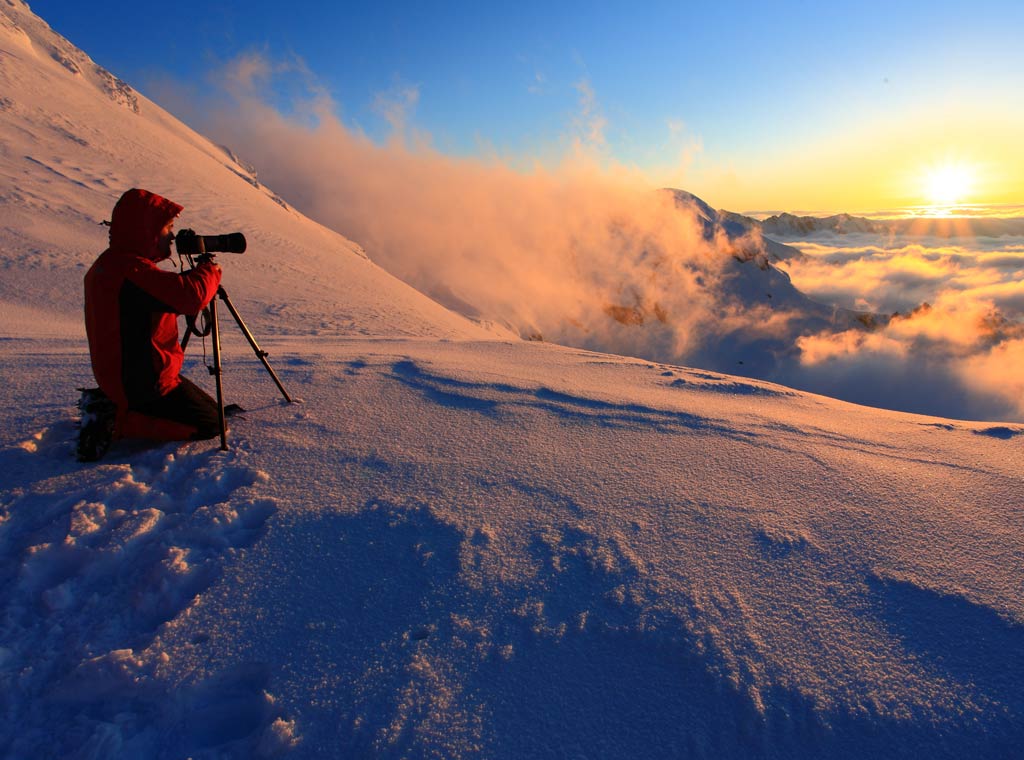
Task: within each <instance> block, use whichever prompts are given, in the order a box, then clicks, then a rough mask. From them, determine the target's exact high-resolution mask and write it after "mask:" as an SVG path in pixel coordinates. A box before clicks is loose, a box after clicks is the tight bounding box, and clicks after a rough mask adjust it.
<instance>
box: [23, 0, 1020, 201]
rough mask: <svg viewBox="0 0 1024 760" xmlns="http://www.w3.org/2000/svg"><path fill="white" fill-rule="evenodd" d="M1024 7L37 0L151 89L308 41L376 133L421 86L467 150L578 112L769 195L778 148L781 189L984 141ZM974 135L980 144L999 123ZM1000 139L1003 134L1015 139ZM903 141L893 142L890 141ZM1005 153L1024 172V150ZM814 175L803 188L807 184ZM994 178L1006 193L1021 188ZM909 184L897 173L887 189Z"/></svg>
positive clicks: (534, 133)
mask: <svg viewBox="0 0 1024 760" xmlns="http://www.w3.org/2000/svg"><path fill="white" fill-rule="evenodd" d="M1022 7H1024V4H1021V3H1011V2H995V3H974V4H968V3H942V2H933V3H924V2H902V3H899V2H898V3H891V4H888V3H887V4H882V3H877V4H876V3H858V4H840V3H821V4H819V3H795V2H793V3H779V4H764V3H746V2H733V3H679V2H674V3H673V2H646V3H641V4H639V7H638V6H637V4H636V3H624V2H623V3H618V2H609V3H576V2H573V3H556V4H551V3H534V2H522V3H515V4H504V3H502V4H489V3H480V2H475V3H445V4H424V3H395V4H390V5H384V6H381V5H376V4H372V3H359V4H348V3H320V2H294V3H291V4H288V3H281V2H266V1H265V0H249V1H248V2H240V1H238V0H226V1H224V2H197V1H196V0H180V1H179V2H177V3H175V4H174V5H173V6H170V7H168V9H167V10H156V9H155V8H154V6H152V5H141V4H135V5H132V6H125V5H123V4H122V3H120V2H113V1H109V0H93V2H90V3H71V2H67V0H35V2H32V8H33V10H34V11H35V12H37V13H38V14H39V15H41V16H42V17H43V18H45V19H46V20H47V21H48V22H49V23H50V24H51V25H52V26H53V27H54V28H55V29H56V30H57V31H59V32H61V33H63V34H64V35H65V36H67V37H68V38H69V39H71V41H72V42H74V43H75V44H77V45H78V46H79V47H81V48H83V49H84V50H85V51H86V52H88V53H89V54H90V55H91V56H92V57H93V58H94V59H95V60H96V61H97V62H99V63H100V64H102V65H103V66H105V67H107V68H109V69H111V70H112V71H114V72H115V73H116V74H118V75H119V76H121V77H122V78H123V79H126V80H127V81H129V82H130V83H132V84H133V85H135V86H137V87H139V88H140V89H141V90H143V92H149V91H155V90H156V89H157V86H156V83H159V82H166V81H167V80H168V79H171V80H174V81H175V82H178V83H179V84H181V85H182V86H184V87H190V88H193V89H201V88H202V87H204V82H205V81H207V78H208V76H209V73H210V72H211V71H213V70H216V69H217V68H218V67H220V66H222V65H223V64H224V63H225V62H227V61H229V60H230V59H232V58H234V57H236V56H238V55H240V54H243V53H248V52H253V51H256V52H259V53H260V54H262V55H265V56H267V57H268V58H270V59H272V60H287V59H292V58H294V57H298V58H300V59H301V60H302V61H303V62H304V63H305V65H306V66H307V67H308V69H309V70H310V71H311V72H312V74H313V76H314V77H315V78H316V80H317V82H318V83H319V84H320V85H321V86H323V87H324V88H326V90H327V91H328V92H329V93H330V94H331V96H332V97H333V98H334V100H335V102H336V103H337V104H338V109H339V112H340V115H341V117H342V119H343V120H344V122H345V123H346V124H348V125H350V126H353V127H357V128H359V129H361V130H362V131H365V132H366V133H367V134H369V135H370V136H371V137H374V138H375V139H378V140H381V139H383V138H384V137H385V136H386V135H387V133H388V130H389V127H388V124H387V122H386V120H385V119H384V118H383V117H382V116H381V114H380V112H379V108H375V103H377V102H379V97H380V96H381V94H384V95H385V96H391V97H394V96H395V95H396V93H399V92H408V91H414V92H415V93H416V94H417V97H416V100H415V104H414V106H413V107H412V108H411V109H410V111H409V114H408V116H409V126H411V127H413V128H415V129H417V130H419V131H421V132H424V133H427V134H429V135H430V137H431V139H432V141H433V144H434V145H435V146H436V147H437V148H438V149H439V150H441V151H443V152H445V153H452V154H457V155H474V154H477V153H480V152H489V151H496V152H497V153H499V154H500V155H511V156H515V157H516V158H518V159H523V158H526V159H529V158H531V157H536V158H539V159H541V160H545V161H546V160H549V159H550V158H551V157H552V156H554V155H557V154H558V152H559V151H560V150H563V149H564V148H565V145H566V143H567V141H568V140H569V139H571V137H572V136H573V133H574V131H576V132H578V131H579V130H580V126H579V122H580V121H581V120H584V121H585V120H587V119H591V118H599V119H600V123H601V124H602V125H603V130H602V137H603V144H602V145H601V146H600V150H601V152H602V154H603V155H604V156H605V158H607V159H610V160H614V161H617V162H621V163H625V164H627V165H634V166H638V167H640V168H641V169H643V170H644V171H645V172H648V173H649V174H651V175H652V177H655V178H656V179H658V180H660V179H662V176H661V175H663V176H664V178H666V180H671V179H675V178H679V179H680V181H681V182H687V181H688V182H689V183H691V189H695V190H698V191H700V190H702V189H703V188H702V187H701V185H702V183H703V185H704V186H706V187H707V188H708V190H707V191H705V192H710V191H711V189H712V188H714V192H717V193H719V194H720V195H726V196H728V194H729V193H730V192H734V193H735V194H736V202H734V203H732V205H733V206H734V207H737V208H740V207H746V208H749V207H750V206H751V205H756V202H757V200H758V199H761V198H763V199H764V201H763V203H765V204H771V202H772V201H773V200H775V199H773V198H772V195H771V193H772V188H771V185H772V184H773V181H774V180H773V179H772V177H773V176H777V175H778V174H779V173H780V172H786V168H785V167H791V168H792V171H791V172H786V173H787V178H786V179H787V182H788V183H789V185H792V186H793V187H790V188H789V189H788V190H787V191H786V192H788V193H790V194H791V195H792V194H793V193H794V192H796V198H797V199H799V197H800V196H799V192H797V191H796V188H798V187H804V186H806V185H808V184H809V181H810V180H808V181H804V182H802V183H801V182H797V181H796V179H794V178H795V177H796V175H797V174H798V173H799V171H805V172H808V171H810V170H811V169H813V167H803V168H801V167H800V166H799V164H801V162H802V161H801V156H807V157H808V161H809V162H810V163H814V162H815V159H813V156H814V155H818V154H822V155H825V154H828V153H829V146H835V148H834V149H835V150H836V151H838V150H840V149H841V150H845V151H849V150H851V145H852V146H853V148H852V150H853V152H854V153H856V152H857V151H858V150H859V151H869V150H870V144H871V141H872V140H874V141H878V140H880V139H883V140H896V138H895V137H892V136H891V135H889V133H891V132H892V130H893V129H895V128H896V125H897V124H907V123H910V122H911V121H912V120H923V122H922V129H923V130H924V131H925V132H927V134H926V135H924V136H923V137H922V138H921V139H923V140H924V139H926V140H928V141H932V142H934V143H935V147H934V152H935V153H936V158H935V161H941V160H945V159H943V158H941V156H940V155H939V154H941V153H942V152H943V151H945V154H948V155H953V154H956V155H972V154H971V151H972V150H975V149H977V150H978V151H981V153H983V152H984V151H983V150H982V148H981V147H977V146H972V145H965V144H964V143H965V142H968V143H969V142H970V141H971V139H972V138H971V137H969V136H967V137H965V136H964V135H970V134H972V133H977V132H979V131H981V130H983V129H984V128H985V127H984V124H985V123H986V119H987V118H988V109H989V108H990V107H991V108H994V109H995V111H994V113H993V114H992V119H994V120H1000V121H1002V122H1003V123H1004V124H1005V122H1006V119H1007V118H1009V119H1010V120H1014V119H1018V118H1021V114H1022V113H1024V102H1022V98H1024V74H1022V72H1024V52H1022V49H1024V46H1022V45H1021V43H1020V39H1019V34H1020V30H1021V29H1024V10H1022ZM584 92H586V93H589V94H590V95H589V98H590V99H589V100H588V101H587V103H586V104H585V103H584V96H583V94H582V93H584ZM950 109H954V110H955V111H956V114H955V115H956V118H958V119H961V120H963V119H965V118H966V119H967V122H969V124H968V123H965V124H964V125H962V128H960V129H959V130H958V131H957V135H956V136H955V137H948V138H947V139H946V141H945V143H943V142H942V140H943V132H942V129H941V124H936V122H937V121H941V120H942V119H944V118H946V117H945V116H943V115H942V114H946V113H949V111H950ZM968 117H969V118H968ZM924 122H927V123H924ZM1022 123H1024V122H1022ZM881 125H885V126H884V128H883V127H882V126H881ZM879 130H881V132H879ZM882 132H884V133H885V134H886V135H889V136H888V137H880V136H879V135H880V134H881V133H882ZM843 139H845V140H846V142H843ZM899 139H903V140H906V139H909V138H907V137H906V136H904V137H902V138H899ZM977 139H978V146H984V144H985V143H986V137H985V136H984V135H978V138H977ZM987 142H988V143H989V152H990V153H992V151H994V150H995V149H996V147H998V149H999V150H1003V151H1006V150H1010V149H1011V148H1009V147H1008V146H1009V145H1011V143H1010V142H1005V143H999V141H998V140H994V139H988V140H987ZM995 143H999V144H998V146H996V145H995ZM687 149H688V152H687V155H688V156H689V163H688V164H687V165H686V166H685V167H684V168H683V169H680V155H681V153H682V152H683V151H684V150H687ZM815 151H817V153H815ZM892 151H893V152H895V153H898V152H899V151H898V150H897V148H896V147H895V144H894V147H892ZM981 153H979V156H980V155H981ZM993 156H994V157H993ZM1011 158H1012V160H1011V163H1012V164H1013V166H1014V167H1015V168H1014V171H1016V167H1017V166H1018V165H1020V164H1019V163H1018V162H1019V161H1020V157H1019V154H1018V155H1017V156H1014V157H1011ZM916 160H918V161H924V160H925V158H918V159H916ZM972 160H974V159H972ZM977 160H978V161H982V160H984V161H987V162H989V163H993V162H998V161H999V157H998V155H997V154H995V153H993V155H992V156H988V155H986V156H985V157H983V158H978V159H977ZM818 162H819V163H820V161H818ZM859 163H860V164H861V165H863V164H864V159H863V158H862V159H860V162H859ZM979 165H980V164H979ZM854 168H855V167H854ZM680 171H683V172H684V173H683V174H680ZM836 171H839V172H840V173H841V171H842V169H841V167H839V168H838V169H836V168H834V167H830V172H832V173H835V172H836ZM907 171H910V170H909V169H908V170H907ZM1004 173H1005V172H1004ZM854 174H856V172H854ZM851 176H853V175H851ZM830 181H832V182H837V181H839V179H837V178H835V177H832V178H831V180H830ZM851 181H852V180H851ZM857 181H858V182H861V183H863V182H864V181H865V180H864V178H863V177H861V178H859V179H857ZM1007 181H1009V180H1008V179H1007V178H1006V177H1004V178H1003V180H1002V182H1003V184H1004V185H1005V184H1006V183H1007ZM892 182H895V180H893V181H892ZM892 182H890V184H892ZM693 184H696V185H697V187H692V185H693ZM779 192H781V189H780V190H779ZM803 192H804V193H805V194H806V195H807V200H806V202H805V203H804V204H803V205H804V206H805V207H808V206H809V204H811V203H812V200H813V188H810V187H808V188H807V189H806V190H804V191H803ZM1000 192H1002V195H1001V196H1000V197H999V198H998V200H1002V201H1012V200H1017V201H1019V200H1024V198H1016V199H1015V198H1012V197H1009V196H1007V192H1009V191H1005V190H1003V191H1000ZM994 199H995V198H991V199H989V200H994ZM779 200H781V199H779ZM896 200H897V198H896V194H895V191H894V194H893V197H892V198H886V199H882V198H879V200H878V202H879V203H882V202H888V201H893V202H895V201H896ZM905 200H906V201H907V202H909V201H910V200H911V199H910V198H909V197H908V198H907V199H905ZM729 202H730V198H729V197H724V198H721V200H720V201H719V202H717V203H714V205H723V204H727V203H729ZM791 203H797V204H798V205H800V204H799V200H794V201H791ZM865 203H867V201H865ZM776 205H778V204H776Z"/></svg>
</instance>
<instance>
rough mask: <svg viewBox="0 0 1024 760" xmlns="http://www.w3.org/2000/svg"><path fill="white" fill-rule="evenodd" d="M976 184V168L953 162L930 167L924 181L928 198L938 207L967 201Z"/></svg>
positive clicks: (946, 206)
mask: <svg viewBox="0 0 1024 760" xmlns="http://www.w3.org/2000/svg"><path fill="white" fill-rule="evenodd" d="M976 185H977V172H976V171H975V170H974V168H973V167H971V166H969V165H967V164H964V163H953V162H947V163H943V164H939V165H937V166H932V167H929V168H928V169H927V170H926V172H925V175H924V181H923V186H924V187H923V189H924V194H925V197H926V200H927V201H928V202H929V203H930V204H931V205H932V206H934V207H937V208H948V207H949V206H954V205H957V204H960V203H964V202H967V201H968V200H969V199H970V196H971V193H972V192H974V191H975V186H976Z"/></svg>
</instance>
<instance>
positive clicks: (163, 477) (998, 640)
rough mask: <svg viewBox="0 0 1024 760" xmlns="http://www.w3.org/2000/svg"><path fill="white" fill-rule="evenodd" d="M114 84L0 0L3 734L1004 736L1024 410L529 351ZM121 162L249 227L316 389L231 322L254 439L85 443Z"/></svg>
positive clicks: (804, 754)
mask: <svg viewBox="0 0 1024 760" xmlns="http://www.w3.org/2000/svg"><path fill="white" fill-rule="evenodd" d="M109 81H112V78H111V79H108V78H106V77H104V76H103V74H102V73H101V72H99V71H98V70H97V69H96V68H95V66H94V64H92V63H91V62H90V61H89V59H88V58H87V57H86V56H85V55H84V54H82V53H81V52H80V51H77V50H76V49H75V48H74V47H73V46H71V45H70V43H68V42H67V41H65V40H63V39H62V38H60V37H58V36H57V35H55V34H54V33H53V32H51V31H50V30H49V29H48V27H47V26H46V25H45V24H44V23H43V22H42V21H40V20H39V19H38V18H37V17H35V16H33V15H32V14H31V12H30V11H29V9H28V7H27V6H26V5H25V4H24V3H23V2H21V1H20V0H3V3H2V4H0V92H2V93H3V95H2V98H3V100H2V103H3V105H2V108H0V182H2V186H0V214H2V216H0V261H2V266H3V269H4V274H3V277H2V278H0V308H2V313H3V316H4V319H3V322H2V323H0V324H2V327H0V383H2V384H3V387H4V388H5V391H6V403H5V406H4V412H3V425H2V426H0V472H2V473H3V476H2V481H0V715H2V720H0V755H2V756H3V757H9V758H39V757H74V758H138V757H147V758H185V757H192V758H211V759H212V758H253V757H256V758H271V757H296V758H307V757H308V758H313V757H365V756H382V757H494V758H512V757H622V758H627V757H692V758H792V757H799V758H811V757H830V758H863V757H878V758H890V757H892V758H896V757H936V758H961V757H966V756H975V757H985V758H1001V757H1006V758H1009V757H1014V756H1016V755H1017V754H1018V753H1019V748H1020V746H1021V742H1022V741H1024V594H1022V588H1024V570H1022V568H1024V478H1022V472H1024V454H1022V449H1021V443H1022V441H1024V438H1022V433H1024V427H1021V426H1020V425H1013V424H1007V425H1003V424H993V423H973V422H959V421H956V422H954V421H950V420H945V419H940V418H934V417H923V416H915V415H909V414H902V413H897V412H887V411H879V410H874V409H868V408H865V407H859V406H854V405H852V404H847V403H843V402H839V401H835V400H832V399H828V398H824V397H821V396H814V395H810V394H807V393H802V392H798V391H793V390H791V389H788V388H785V387H782V386H777V385H772V384H769V383H765V382H760V381H756V380H749V379H744V378H738V377H732V376H729V375H723V374H718V373H713V372H707V371H703V370H696V369H689V368H685V367H678V366H671V365H668V364H659V363H652V362H645V361H639V360H636V359H630V358H625V357H620V356H613V355H608V354H600V353H594V352H589V351H584V350H580V349H570V348H563V347H559V346H554V345H549V344H544V343H533V342H527V341H518V340H511V339H509V338H508V336H507V335H503V334H501V333H499V332H496V331H495V329H493V328H490V327H489V326H486V325H481V324H477V323H473V322H471V321H469V320H466V319H464V318H462V317H460V316H457V315H455V314H453V313H451V312H449V311H447V310H445V309H443V308H442V307H440V306H439V305H437V304H436V303H434V302H432V301H430V300H429V299H427V298H426V297H424V296H423V295H421V294H420V293H418V292H416V291H414V290H413V289H411V288H410V287H408V286H406V285H404V284H403V283H401V282H399V281H398V280H396V279H395V278H393V277H391V276H390V275H388V274H387V273H385V272H383V271H382V270H381V269H379V268H378V267H376V266H375V265H374V264H373V263H371V262H370V261H369V260H367V259H366V257H365V256H364V255H363V254H362V252H361V250H360V249H359V248H358V246H356V245H355V244H353V243H351V242H350V241H348V240H346V239H344V238H342V237H341V236H339V235H338V234H336V233H334V232H331V231H329V230H327V229H325V228H323V227H321V226H319V225H317V224H315V223H314V222H311V221H309V220H308V219H305V218H304V217H302V216H300V215H299V214H298V213H296V212H295V211H294V210H293V209H291V208H290V207H289V206H288V204H287V203H284V202H282V201H281V199H279V198H277V197H276V196H274V194H273V192H272V191H271V190H269V189H268V188H266V187H264V186H262V185H261V184H260V183H259V182H257V181H256V180H255V177H254V176H253V174H252V172H251V171H250V169H248V168H246V167H245V166H244V165H243V164H242V163H240V162H239V161H238V160H236V159H234V158H233V157H232V156H231V154H230V152H229V151H226V150H225V149H224V148H221V147H218V146H216V145H214V144H212V143H210V142H208V141H206V140H205V139H204V138H203V137H201V136H200V135H197V134H195V133H194V132H192V131H190V130H189V129H188V128H187V127H185V126H183V125H182V124H180V123H179V122H177V121H175V120H174V119H173V118H172V117H171V116H170V115H168V114H167V113H165V112H163V111H161V110H160V109H159V108H158V107H157V106H155V105H154V104H153V103H151V102H150V101H148V100H147V99H146V98H145V97H143V96H142V95H140V94H138V93H136V92H134V91H132V90H130V88H126V86H125V87H124V88H121V89H118V90H117V92H119V93H120V95H118V96H117V97H114V96H112V94H111V91H110V89H109V88H108V87H107V86H106V85H105V84H104V83H105V82H109ZM126 104H134V107H131V106H130V105H128V106H126ZM132 186H142V187H147V188H149V189H152V190H154V191H156V192H160V193H162V194H165V195H167V196H168V197H170V198H173V199H175V200H178V201H179V202H182V203H184V204H185V206H186V211H185V215H186V216H185V217H183V219H182V224H181V225H179V226H192V227H194V228H196V229H197V230H198V231H200V232H202V233H216V232H226V231H230V230H234V229H241V230H244V231H245V233H246V235H247V237H248V238H249V241H250V250H249V252H248V253H246V254H245V256H244V257H239V258H234V257H230V256H227V255H225V256H223V257H221V258H222V259H223V261H222V264H223V267H224V270H225V281H224V282H225V286H226V288H227V289H228V290H229V291H230V292H231V294H232V297H233V300H234V301H235V303H236V305H237V306H238V307H239V309H240V311H241V313H242V314H243V316H244V317H245V318H246V319H247V322H248V324H249V326H250V327H251V328H252V330H253V332H254V333H255V334H256V335H257V337H258V338H260V339H261V343H262V344H263V345H264V348H267V349H268V350H269V351H270V361H271V363H272V364H274V366H275V369H277V371H278V372H279V374H280V375H281V379H282V381H283V382H284V384H285V386H286V387H287V388H288V390H289V392H290V393H292V394H293V395H295V396H299V397H301V398H302V399H303V401H304V402H303V403H300V404H287V403H285V402H284V401H283V400H282V399H281V398H280V396H279V395H278V394H277V391H276V389H275V388H274V386H273V384H272V383H271V381H270V379H269V378H268V377H267V376H266V373H265V372H264V371H263V368H262V366H261V365H260V364H259V362H258V361H257V360H256V359H255V357H253V355H252V352H251V350H250V349H249V347H248V346H247V345H246V344H245V343H244V341H243V340H242V339H241V337H240V335H239V334H238V331H237V330H234V325H233V324H231V322H230V321H227V322H226V323H225V326H224V331H225V335H224V337H225V346H224V354H225V376H224V380H225V387H226V393H227V395H228V400H229V401H238V402H241V403H242V404H243V406H245V407H246V408H247V409H248V410H249V411H248V412H247V413H245V414H244V415H242V416H241V417H234V418H232V420H231V426H232V427H231V431H230V443H231V450H230V451H229V452H222V451H219V450H218V448H217V444H216V442H201V443H189V444H183V445H174V444H164V445H156V446H148V445H143V444H141V443H137V442H128V441H124V442H120V443H117V444H115V446H114V447H113V448H112V449H111V451H110V453H109V454H108V455H107V456H106V457H105V458H104V459H103V460H102V461H101V462H99V463H97V464H95V465H88V466H83V465H80V464H78V463H77V462H75V461H74V440H75V436H76V419H75V417H76V412H75V402H76V399H77V393H76V392H75V390H74V389H75V387H76V386H84V385H88V384H91V373H90V369H89V362H88V355H87V352H86V351H85V347H84V339H83V330H82V327H81V319H80V312H81V295H80V293H81V277H82V275H83V274H84V270H85V267H87V266H88V264H89V263H90V262H91V260H92V259H93V258H94V257H95V255H96V254H97V253H98V252H99V251H100V250H102V248H103V247H104V244H105V231H104V228H102V227H99V226H98V225H97V224H96V223H97V222H98V221H99V220H101V219H103V218H106V215H107V214H108V213H109V210H110V208H111V206H112V205H113V202H114V201H115V200H116V198H117V197H118V195H119V194H120V193H121V192H122V191H123V190H124V189H126V188H128V187H132ZM196 343H198V341H196ZM185 373H186V375H188V376H190V377H192V378H193V379H195V380H197V381H199V382H203V383H205V384H207V385H212V383H210V382H209V378H207V377H205V375H206V372H205V369H204V367H203V364H202V347H201V346H200V345H190V358H189V360H188V362H187V364H186V370H185Z"/></svg>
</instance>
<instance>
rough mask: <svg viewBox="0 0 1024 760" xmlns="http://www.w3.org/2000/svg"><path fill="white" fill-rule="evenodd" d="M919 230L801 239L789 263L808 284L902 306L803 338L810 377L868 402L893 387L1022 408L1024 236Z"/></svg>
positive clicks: (980, 406) (961, 409)
mask: <svg viewBox="0 0 1024 760" xmlns="http://www.w3.org/2000/svg"><path fill="white" fill-rule="evenodd" d="M858 237H860V238H864V237H866V236H858ZM910 240H912V238H902V237H900V238H895V239H893V238H889V239H887V240H886V241H881V240H878V239H876V240H875V242H874V243H873V244H867V243H865V242H864V240H863V239H861V240H859V241H856V242H854V244H852V245H851V240H850V237H849V236H831V237H830V236H825V237H822V236H818V237H816V238H815V240H814V241H813V242H806V243H799V244H798V245H799V248H800V250H801V251H802V252H803V254H804V256H803V257H801V258H797V259H793V260H791V261H790V262H788V263H787V270H788V272H789V274H790V275H791V277H792V278H793V282H794V284H795V285H796V286H797V287H798V288H799V289H801V290H802V291H804V292H805V293H807V294H809V295H811V296H812V297H814V298H816V299H818V300H821V301H826V302H831V303H836V304H839V305H842V306H848V307H850V308H857V309H862V310H869V311H874V312H878V313H881V314H896V316H894V317H893V318H892V319H891V320H890V321H889V322H888V323H887V324H886V325H885V326H883V327H881V328H880V329H879V330H877V331H875V332H872V333H863V332H860V333H858V332H854V331H844V332H839V333H831V334H830V333H824V332H822V333H818V334H815V335H808V336H802V337H801V338H799V339H798V341H797V343H798V346H799V347H800V349H801V356H800V362H801V365H802V368H801V369H802V371H803V373H805V375H806V376H807V378H808V382H809V383H811V384H815V385H820V386H822V387H829V388H832V389H835V391H836V392H837V395H842V396H843V397H845V398H848V399H851V400H858V401H864V402H865V403H869V402H871V401H873V398H874V396H875V395H876V392H875V391H873V390H872V386H875V385H878V386H882V387H887V388H889V389H890V390H889V392H890V393H891V394H892V396H891V400H890V403H891V405H892V406H893V407H894V408H901V409H907V410H912V411H931V410H932V408H933V407H935V408H940V409H942V410H943V413H944V414H948V415H949V416H957V417H969V418H977V419H1016V420H1021V419H1024V238H1014V237H1001V238H984V239H957V240H955V241H949V240H945V241H936V240H924V241H917V240H915V241H914V242H909V241H910ZM951 242H955V243H956V244H955V245H952V244H951ZM932 413H934V412H932Z"/></svg>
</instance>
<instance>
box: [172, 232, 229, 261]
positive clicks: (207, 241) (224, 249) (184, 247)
mask: <svg viewBox="0 0 1024 760" xmlns="http://www.w3.org/2000/svg"><path fill="white" fill-rule="evenodd" d="M174 245H175V247H176V248H177V249H178V253H180V254H181V255H182V256H199V255H202V254H204V253H245V235H243V234H242V233H241V232H230V233H228V234H226V235H197V234H196V233H195V232H194V231H193V230H181V231H180V232H179V233H178V234H177V235H175V236H174Z"/></svg>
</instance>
